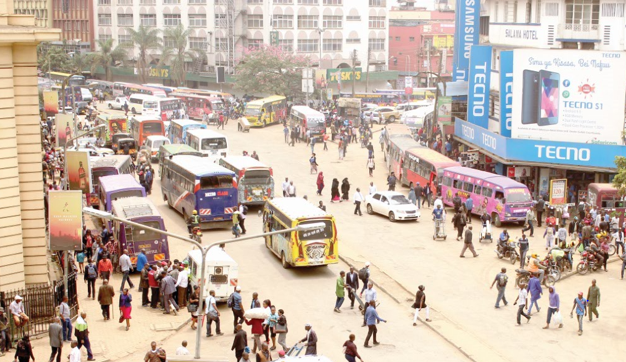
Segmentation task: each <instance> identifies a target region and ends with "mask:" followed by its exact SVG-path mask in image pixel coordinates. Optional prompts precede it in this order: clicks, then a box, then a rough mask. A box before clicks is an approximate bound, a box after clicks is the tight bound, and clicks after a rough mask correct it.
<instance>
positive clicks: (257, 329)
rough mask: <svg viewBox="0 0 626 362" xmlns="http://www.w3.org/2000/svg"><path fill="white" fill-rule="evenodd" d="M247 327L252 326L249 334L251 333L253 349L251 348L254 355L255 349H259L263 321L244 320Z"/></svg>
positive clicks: (254, 319)
mask: <svg viewBox="0 0 626 362" xmlns="http://www.w3.org/2000/svg"><path fill="white" fill-rule="evenodd" d="M244 321H245V322H246V324H247V325H249V326H252V329H251V330H250V332H251V333H252V339H253V340H254V347H253V348H252V354H255V353H256V350H257V348H258V349H259V350H260V349H261V336H262V335H263V322H264V321H265V320H264V319H256V318H253V319H250V320H248V319H247V318H244Z"/></svg>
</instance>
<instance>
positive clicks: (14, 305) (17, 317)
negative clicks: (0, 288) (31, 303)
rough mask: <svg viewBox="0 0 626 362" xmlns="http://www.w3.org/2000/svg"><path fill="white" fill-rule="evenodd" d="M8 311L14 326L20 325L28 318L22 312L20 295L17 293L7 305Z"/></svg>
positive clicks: (22, 306)
mask: <svg viewBox="0 0 626 362" xmlns="http://www.w3.org/2000/svg"><path fill="white" fill-rule="evenodd" d="M9 312H11V315H12V316H13V322H14V323H15V326H16V327H21V326H23V325H25V324H26V323H28V321H29V320H30V319H29V318H28V316H27V315H26V313H25V312H24V303H22V297H20V296H19V295H16V296H15V300H14V301H12V302H11V304H10V305H9Z"/></svg>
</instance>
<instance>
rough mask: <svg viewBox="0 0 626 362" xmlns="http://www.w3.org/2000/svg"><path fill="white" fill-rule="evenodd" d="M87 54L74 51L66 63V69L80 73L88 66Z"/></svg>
mask: <svg viewBox="0 0 626 362" xmlns="http://www.w3.org/2000/svg"><path fill="white" fill-rule="evenodd" d="M89 63H90V62H89V56H87V55H85V54H81V53H74V55H73V56H72V57H71V58H70V60H69V62H68V64H67V70H68V71H69V72H71V73H75V74H82V73H83V71H84V70H85V69H88V68H89V65H90V64H89Z"/></svg>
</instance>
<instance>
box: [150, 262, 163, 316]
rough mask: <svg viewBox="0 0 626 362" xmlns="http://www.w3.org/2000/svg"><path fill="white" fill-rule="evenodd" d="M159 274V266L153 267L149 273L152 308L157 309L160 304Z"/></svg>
mask: <svg viewBox="0 0 626 362" xmlns="http://www.w3.org/2000/svg"><path fill="white" fill-rule="evenodd" d="M159 277H160V276H159V274H158V273H157V266H156V265H151V266H150V271H149V272H148V285H150V308H152V309H156V307H157V304H158V303H159V296H160V294H161V293H160V285H159V282H158V280H157V279H158V278H159Z"/></svg>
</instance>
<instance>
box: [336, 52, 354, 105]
mask: <svg viewBox="0 0 626 362" xmlns="http://www.w3.org/2000/svg"><path fill="white" fill-rule="evenodd" d="M356 53H357V51H356V49H354V50H353V51H352V98H354V78H355V77H354V67H355V66H356ZM339 76H340V77H341V72H340V73H339Z"/></svg>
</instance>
